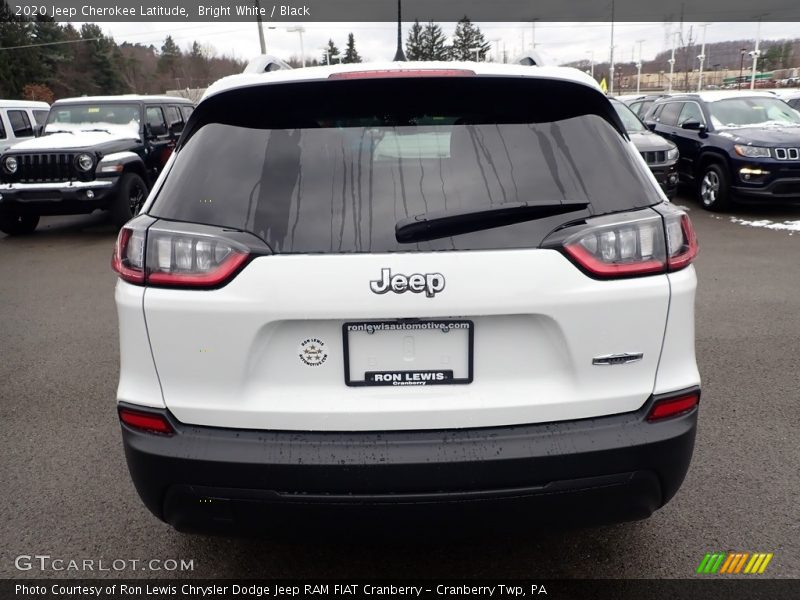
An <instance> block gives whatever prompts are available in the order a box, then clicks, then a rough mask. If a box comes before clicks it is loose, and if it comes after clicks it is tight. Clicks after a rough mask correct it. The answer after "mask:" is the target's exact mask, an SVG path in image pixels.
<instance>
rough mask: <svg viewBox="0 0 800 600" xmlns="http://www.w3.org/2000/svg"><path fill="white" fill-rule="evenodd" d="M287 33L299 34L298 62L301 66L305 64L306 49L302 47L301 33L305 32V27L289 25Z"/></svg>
mask: <svg viewBox="0 0 800 600" xmlns="http://www.w3.org/2000/svg"><path fill="white" fill-rule="evenodd" d="M286 31H287V32H288V33H297V34H299V35H300V62H301V64H302V65H303V67H305V66H306V51H305V49H304V48H303V34H304V33H305V32H306V28H305V27H289V28H288V29H287V30H286Z"/></svg>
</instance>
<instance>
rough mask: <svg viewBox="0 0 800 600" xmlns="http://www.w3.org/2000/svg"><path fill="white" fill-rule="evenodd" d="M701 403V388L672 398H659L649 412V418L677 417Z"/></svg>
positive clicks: (649, 419) (651, 419)
mask: <svg viewBox="0 0 800 600" xmlns="http://www.w3.org/2000/svg"><path fill="white" fill-rule="evenodd" d="M699 403H700V390H694V391H691V392H686V393H682V394H679V395H676V396H673V397H670V398H662V399H660V400H657V401H656V402H655V404H653V407H652V408H651V409H650V412H649V413H647V420H648V421H650V422H653V421H661V420H662V419H669V418H670V417H677V416H679V415H682V414H684V413H687V412H689V411H691V410H693V409H694V408H695V407H696V406H697V405H698V404H699Z"/></svg>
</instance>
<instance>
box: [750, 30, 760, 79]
mask: <svg viewBox="0 0 800 600" xmlns="http://www.w3.org/2000/svg"><path fill="white" fill-rule="evenodd" d="M756 31H757V32H756V47H755V49H754V50H753V73H752V75H750V89H751V90H754V89H755V88H756V66H757V65H758V55H759V54H760V52H759V51H758V45H759V44H760V43H761V17H758V29H757V30H756Z"/></svg>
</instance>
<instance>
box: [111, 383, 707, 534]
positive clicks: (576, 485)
mask: <svg viewBox="0 0 800 600" xmlns="http://www.w3.org/2000/svg"><path fill="white" fill-rule="evenodd" d="M657 400H658V397H654V398H651V399H650V400H649V401H648V402H647V403H646V404H645V406H643V407H642V408H641V409H640V410H639V411H637V412H635V413H627V414H623V415H615V416H610V417H601V418H595V419H583V420H579V421H569V422H560V423H547V424H536V425H517V426H509V427H492V428H482V429H461V430H440V431H388V432H289V431H248V430H237V429H223V428H213V427H198V426H192V425H186V424H182V423H180V422H178V421H177V420H176V419H175V418H174V417H173V416H172V415H171V414H170V413H169V412H168V411H158V410H154V411H153V412H154V413H158V414H161V415H164V416H165V417H166V418H167V419H168V420H169V422H170V423H171V424H172V426H173V428H174V430H175V433H174V434H173V435H170V436H166V435H158V434H152V433H146V432H142V431H138V430H135V429H132V428H130V427H128V426H127V425H122V437H123V443H124V447H125V454H126V457H127V461H128V467H129V469H130V473H131V476H132V478H133V481H134V484H135V486H136V489H137V491H138V492H139V495H140V496H141V498H142V500H143V501H144V503H145V505H146V506H147V507H148V508H149V509H150V511H151V512H153V514H155V515H156V516H157V517H159V518H160V519H162V520H164V521H166V522H168V523H170V524H172V525H173V526H174V527H176V528H177V529H179V530H183V531H222V532H228V531H235V530H239V531H248V532H250V531H256V530H261V529H266V530H271V531H275V530H279V529H281V528H282V527H284V526H286V527H297V526H298V525H300V524H302V525H304V526H306V527H311V528H315V529H317V528H322V529H330V528H331V527H336V526H345V527H351V525H352V523H354V522H357V523H362V524H369V526H370V527H374V526H375V525H376V524H379V525H382V526H385V525H389V526H391V527H396V526H398V525H399V524H400V523H403V522H405V518H406V517H407V518H410V519H411V520H412V521H413V522H414V523H416V524H418V525H419V526H423V525H425V526H427V525H432V524H435V525H447V526H459V527H462V528H473V527H478V526H480V525H489V526H491V527H492V528H496V527H498V526H500V525H501V524H502V523H505V524H510V525H512V526H513V527H519V526H523V527H524V526H525V525H530V526H532V527H536V526H557V527H560V526H586V525H599V524H605V523H614V522H621V521H628V520H636V519H643V518H646V517H648V516H649V515H650V514H652V513H653V511H655V510H657V509H658V508H660V507H661V506H663V505H664V504H666V502H668V501H669V499H670V498H671V497H672V496H673V495H674V494H675V492H676V491H677V490H678V488H679V486H680V485H681V483H682V481H683V478H684V476H685V474H686V472H687V470H688V467H689V463H690V460H691V456H692V451H693V447H694V438H695V430H696V424H697V409H693V410H692V411H690V412H688V413H685V414H683V415H680V416H677V417H673V418H670V419H665V420H664V421H661V422H655V423H651V422H647V421H646V415H647V412H648V410H649V408H650V407H651V406H652V404H653V403H654V402H655V401H657ZM121 406H127V405H124V404H122V405H121ZM129 407H130V408H136V409H137V410H140V407H133V406H129Z"/></svg>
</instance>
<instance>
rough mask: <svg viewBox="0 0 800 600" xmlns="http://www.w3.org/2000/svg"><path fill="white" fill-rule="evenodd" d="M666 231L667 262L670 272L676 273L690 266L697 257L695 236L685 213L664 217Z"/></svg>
mask: <svg viewBox="0 0 800 600" xmlns="http://www.w3.org/2000/svg"><path fill="white" fill-rule="evenodd" d="M664 221H665V224H666V229H667V262H668V263H669V269H670V271H677V270H679V269H682V268H684V267H686V266H688V265H690V264H691V262H692V261H693V260H694V258H695V256H697V249H698V246H697V236H696V235H695V232H694V227H693V226H692V222H691V220H690V219H689V215H687V214H686V213H678V212H677V211H676V214H674V215H665V217H664Z"/></svg>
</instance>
